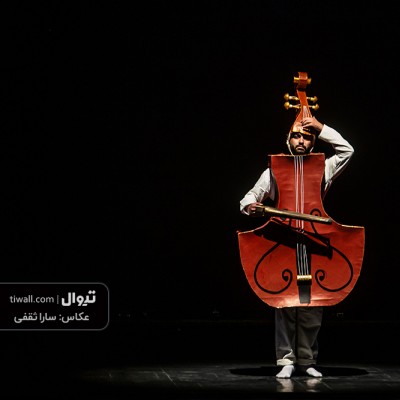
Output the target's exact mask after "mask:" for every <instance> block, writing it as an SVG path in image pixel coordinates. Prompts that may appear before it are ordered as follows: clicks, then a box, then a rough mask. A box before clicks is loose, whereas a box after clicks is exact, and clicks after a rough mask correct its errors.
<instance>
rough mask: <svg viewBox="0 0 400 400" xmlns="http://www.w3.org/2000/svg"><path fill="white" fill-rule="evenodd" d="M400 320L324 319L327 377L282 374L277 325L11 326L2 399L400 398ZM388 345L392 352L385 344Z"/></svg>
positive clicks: (322, 366)
mask: <svg viewBox="0 0 400 400" xmlns="http://www.w3.org/2000/svg"><path fill="white" fill-rule="evenodd" d="M398 328H399V324H398V323H397V322H388V321H379V322H378V321H369V322H356V321H347V322H346V321H342V322H329V321H328V322H326V323H325V326H324V328H323V331H322V332H321V336H320V347H321V353H320V360H319V368H320V370H321V372H322V373H323V374H324V376H323V378H310V377H306V376H301V375H295V376H293V377H292V379H277V378H276V377H275V374H276V373H277V371H278V369H277V367H276V366H275V364H274V357H273V324H272V323H271V322H268V321H267V322H261V321H243V320H241V321H176V320H175V321H167V320H163V321H161V320H159V321H155V320H153V321H128V322H126V321H125V322H121V321H117V322H113V323H112V324H111V325H110V327H109V328H107V329H106V330H104V331H100V332H99V331H97V332H29V333H28V332H4V335H3V336H4V338H3V339H4V340H3V343H4V350H3V355H4V357H2V358H3V360H2V361H3V362H2V371H1V376H2V389H3V390H2V392H3V393H7V392H8V393H9V395H8V397H7V396H6V395H3V394H2V398H31V397H32V396H34V395H38V396H41V397H42V398H43V397H45V398H54V399H75V398H93V399H135V400H136V399H137V400H140V399H150V398H159V399H191V400H194V399H197V400H202V399H217V398H218V399H274V398H282V397H287V398H291V399H296V398H299V399H305V398H307V399H309V398H315V399H354V398H364V397H368V398H371V397H372V398H376V399H400V368H399V364H398V350H397V349H390V347H388V346H389V344H390V345H392V344H393V345H397V342H396V340H397V337H398V332H399V330H398ZM385 351H387V352H386V353H385Z"/></svg>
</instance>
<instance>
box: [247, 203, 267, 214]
mask: <svg viewBox="0 0 400 400" xmlns="http://www.w3.org/2000/svg"><path fill="white" fill-rule="evenodd" d="M260 206H264V204H263V203H259V202H256V203H251V204H249V205H248V206H247V207H246V211H247V214H249V215H250V217H259V216H260V214H259V212H257V207H260Z"/></svg>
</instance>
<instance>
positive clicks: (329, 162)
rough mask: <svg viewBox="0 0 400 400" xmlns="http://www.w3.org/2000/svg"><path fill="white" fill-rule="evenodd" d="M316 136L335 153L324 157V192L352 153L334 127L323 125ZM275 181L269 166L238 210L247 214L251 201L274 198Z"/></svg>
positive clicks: (350, 147) (349, 146) (346, 142)
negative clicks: (328, 144) (330, 146)
mask: <svg viewBox="0 0 400 400" xmlns="http://www.w3.org/2000/svg"><path fill="white" fill-rule="evenodd" d="M318 138H319V139H320V140H323V141H324V142H327V143H330V144H331V145H332V147H333V149H334V152H335V154H333V155H332V156H331V157H328V158H326V159H325V171H324V178H325V179H324V182H325V187H324V193H326V192H327V191H328V189H329V188H330V186H331V184H332V182H333V180H334V179H335V178H336V177H337V176H338V175H339V174H340V173H341V172H342V171H343V170H344V168H345V167H346V166H347V164H348V163H349V161H350V159H351V157H352V156H353V154H354V149H353V147H352V146H351V144H350V143H349V142H348V141H347V140H346V139H344V138H343V137H342V135H341V134H340V133H339V132H337V131H336V130H335V129H333V128H330V127H329V126H327V125H324V126H323V128H322V130H321V132H320V134H319V136H318ZM276 187H277V186H276V181H275V179H274V177H273V175H272V173H271V168H267V169H266V170H265V171H264V172H263V173H262V174H261V176H260V178H259V179H258V181H257V182H256V184H255V185H254V186H253V188H252V189H250V190H249V191H248V192H247V193H246V195H245V196H244V197H243V199H242V200H241V201H240V211H241V212H242V213H243V214H246V215H248V213H247V211H245V208H246V206H248V205H249V204H251V203H256V202H260V203H262V202H263V201H265V200H266V199H268V198H270V199H271V200H273V201H274V200H275V197H276Z"/></svg>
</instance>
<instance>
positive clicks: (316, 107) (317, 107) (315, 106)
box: [309, 104, 319, 110]
mask: <svg viewBox="0 0 400 400" xmlns="http://www.w3.org/2000/svg"><path fill="white" fill-rule="evenodd" d="M309 108H311V109H313V110H318V109H319V105H318V104H315V105H314V106H309Z"/></svg>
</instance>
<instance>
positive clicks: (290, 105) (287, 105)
mask: <svg viewBox="0 0 400 400" xmlns="http://www.w3.org/2000/svg"><path fill="white" fill-rule="evenodd" d="M283 106H284V107H285V108H286V110H289V108H297V109H299V108H300V104H290V103H289V102H288V101H287V102H286V103H285V104H284V105H283Z"/></svg>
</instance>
